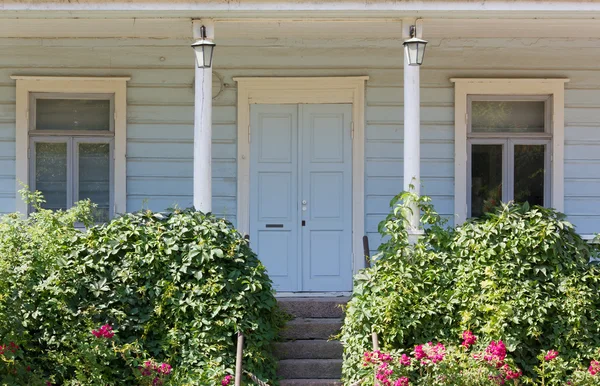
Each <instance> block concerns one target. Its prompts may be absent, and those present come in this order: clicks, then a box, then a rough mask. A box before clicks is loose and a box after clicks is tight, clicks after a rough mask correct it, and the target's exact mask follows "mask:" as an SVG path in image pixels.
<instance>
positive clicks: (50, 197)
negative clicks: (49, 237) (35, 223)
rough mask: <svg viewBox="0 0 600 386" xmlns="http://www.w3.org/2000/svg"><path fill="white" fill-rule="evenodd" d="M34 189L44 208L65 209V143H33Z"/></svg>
mask: <svg viewBox="0 0 600 386" xmlns="http://www.w3.org/2000/svg"><path fill="white" fill-rule="evenodd" d="M35 189H36V190H39V191H41V192H42V194H43V195H44V198H45V199H46V202H45V203H44V204H43V205H42V207H43V208H46V209H53V210H57V209H67V144H66V143H41V142H36V143H35Z"/></svg>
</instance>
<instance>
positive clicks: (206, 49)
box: [192, 26, 406, 68]
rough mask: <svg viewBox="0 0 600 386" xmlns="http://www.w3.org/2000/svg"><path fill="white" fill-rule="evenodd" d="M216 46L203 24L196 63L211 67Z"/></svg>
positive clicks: (197, 41) (198, 41)
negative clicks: (208, 36) (207, 34)
mask: <svg viewBox="0 0 600 386" xmlns="http://www.w3.org/2000/svg"><path fill="white" fill-rule="evenodd" d="M405 44H406V43H405ZM215 46H216V44H215V43H214V42H213V41H212V40H209V39H208V38H207V37H206V27H205V26H201V27H200V39H198V40H196V42H195V43H194V44H192V48H193V49H194V51H195V52H196V64H198V68H210V67H211V66H212V60H213V51H214V49H215Z"/></svg>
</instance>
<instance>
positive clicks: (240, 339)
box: [234, 331, 244, 386]
mask: <svg viewBox="0 0 600 386" xmlns="http://www.w3.org/2000/svg"><path fill="white" fill-rule="evenodd" d="M243 353H244V334H242V333H241V331H240V332H238V334H237V353H236V356H235V382H234V384H235V386H242V356H243Z"/></svg>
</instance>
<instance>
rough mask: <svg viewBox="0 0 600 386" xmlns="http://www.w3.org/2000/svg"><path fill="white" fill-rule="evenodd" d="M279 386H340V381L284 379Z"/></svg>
mask: <svg viewBox="0 0 600 386" xmlns="http://www.w3.org/2000/svg"><path fill="white" fill-rule="evenodd" d="M279 385H280V386H342V382H341V381H336V380H333V379H285V380H283V381H280V382H279Z"/></svg>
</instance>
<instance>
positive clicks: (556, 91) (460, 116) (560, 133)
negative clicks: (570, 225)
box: [450, 78, 569, 225]
mask: <svg viewBox="0 0 600 386" xmlns="http://www.w3.org/2000/svg"><path fill="white" fill-rule="evenodd" d="M450 81H451V82H453V83H454V223H455V225H460V224H462V223H463V222H464V221H465V220H466V218H467V209H468V203H467V197H468V195H467V189H468V186H467V181H468V178H467V173H468V170H467V154H468V152H467V150H468V149H467V125H468V117H467V112H468V102H467V100H468V96H469V95H517V96H518V95H550V96H552V122H551V124H552V145H551V146H552V153H551V154H552V175H551V206H552V207H553V208H555V209H556V210H558V211H560V212H563V211H564V195H565V191H564V190H565V188H564V168H565V156H564V152H565V149H564V145H565V112H564V109H565V83H566V82H568V81H569V79H566V78H556V79H550V78H540V79H507V78H503V79H497V78H487V79H486V78H451V79H450Z"/></svg>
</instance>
